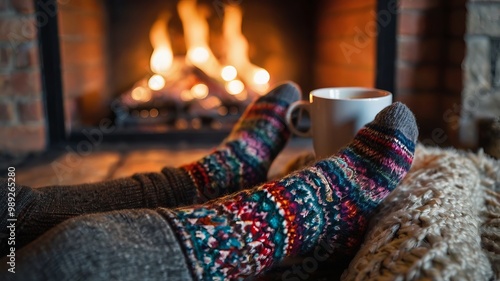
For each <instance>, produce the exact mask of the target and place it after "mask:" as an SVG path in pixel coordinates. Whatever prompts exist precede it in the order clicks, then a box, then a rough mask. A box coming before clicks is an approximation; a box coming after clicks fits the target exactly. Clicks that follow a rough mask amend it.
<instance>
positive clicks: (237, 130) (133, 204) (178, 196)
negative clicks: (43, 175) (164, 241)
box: [0, 83, 300, 254]
mask: <svg viewBox="0 0 500 281" xmlns="http://www.w3.org/2000/svg"><path fill="white" fill-rule="evenodd" d="M299 97H300V90H299V89H298V88H297V87H296V86H295V84H292V83H286V84H282V85H280V86H278V87H276V88H275V89H274V90H272V91H271V92H269V93H268V94H267V95H265V96H262V97H260V98H259V99H258V100H256V101H255V102H254V103H253V104H252V105H250V106H249V107H248V110H247V111H246V112H245V113H244V114H243V116H242V117H241V118H240V120H239V122H238V123H237V124H236V126H235V127H234V129H233V131H232V132H231V134H230V135H229V136H228V137H227V139H226V140H225V141H224V142H223V143H222V144H221V145H220V146H219V147H218V148H217V149H216V150H214V152H212V153H211V154H209V155H207V156H205V157H203V158H202V159H200V160H199V161H196V162H195V163H192V164H189V165H185V166H182V167H180V168H165V169H163V170H162V172H161V173H149V174H138V175H134V176H132V177H130V178H124V179H119V180H113V181H106V182H102V183H96V184H83V185H78V186H52V187H45V188H38V189H32V188H29V187H22V186H18V190H17V192H16V193H17V194H16V202H17V203H18V204H17V206H16V212H18V213H17V214H16V217H17V220H18V222H17V232H18V233H17V236H18V237H17V238H18V243H19V244H18V246H19V247H22V246H23V245H25V244H26V243H28V242H30V241H32V240H33V239H35V238H36V237H38V236H39V235H41V234H42V233H44V232H45V231H47V230H48V229H50V228H51V227H53V226H55V225H57V224H58V223H60V222H62V221H64V220H66V219H68V218H71V217H74V216H78V215H81V214H89V213H96V212H106V211H112V210H121V209H134V208H155V207H167V208H172V207H178V206H183V205H190V204H193V203H195V202H203V201H206V200H207V199H213V198H217V197H219V196H222V195H225V194H228V193H232V192H234V191H237V190H239V189H243V188H249V187H252V186H254V185H256V184H258V183H261V182H263V181H265V180H266V176H267V171H268V169H269V167H270V165H271V163H272V161H273V160H274V158H275V157H276V156H277V155H278V153H279V152H280V151H281V150H282V148H283V147H284V146H285V144H286V142H287V141H288V138H289V136H290V132H289V131H288V128H287V126H286V123H285V121H284V116H285V113H286V110H287V109H288V106H289V105H290V104H291V103H292V102H294V101H296V100H298V99H299ZM0 184H2V188H1V189H0V198H7V195H6V194H7V188H6V184H5V185H4V182H2V181H1V180H0ZM1 204H7V201H6V200H4V201H2V202H1ZM0 210H1V211H2V212H3V213H0V215H1V217H0V219H1V220H0V238H2V237H1V234H2V233H4V235H5V233H6V227H5V226H6V225H5V224H6V222H7V220H6V217H7V213H6V210H7V207H6V206H5V205H3V206H1V209H0ZM4 210H5V212H4ZM0 242H1V246H0V254H3V253H5V247H6V246H5V245H6V243H4V241H3V240H2V239H0Z"/></svg>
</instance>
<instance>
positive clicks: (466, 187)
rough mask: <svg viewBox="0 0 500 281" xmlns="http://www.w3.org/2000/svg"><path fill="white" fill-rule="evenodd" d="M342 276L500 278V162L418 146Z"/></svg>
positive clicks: (405, 278)
mask: <svg viewBox="0 0 500 281" xmlns="http://www.w3.org/2000/svg"><path fill="white" fill-rule="evenodd" d="M415 156H416V158H415V160H414V164H413V166H412V169H411V171H410V172H409V173H408V175H407V177H406V178H405V180H404V181H403V182H402V183H401V184H400V186H399V187H398V188H397V189H396V190H395V191H394V192H393V193H392V194H391V195H390V196H389V197H388V198H387V199H386V200H385V201H384V202H383V203H382V205H381V206H380V208H379V209H378V212H377V213H376V214H375V216H374V217H373V218H372V222H371V225H370V227H369V229H368V232H367V233H366V237H365V241H364V243H363V245H362V246H361V248H360V249H359V251H358V252H357V254H356V256H355V257H354V259H353V260H352V261H351V262H350V264H349V267H348V269H347V270H346V271H345V272H344V273H343V275H342V280H475V281H479V280H500V161H499V160H493V159H491V158H489V157H488V156H486V155H484V154H483V153H482V152H479V153H477V154H473V153H465V152H458V151H456V150H451V149H448V150H445V149H439V148H427V147H424V146H418V148H417V151H416V154H415Z"/></svg>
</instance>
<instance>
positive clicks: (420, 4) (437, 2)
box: [399, 0, 455, 10]
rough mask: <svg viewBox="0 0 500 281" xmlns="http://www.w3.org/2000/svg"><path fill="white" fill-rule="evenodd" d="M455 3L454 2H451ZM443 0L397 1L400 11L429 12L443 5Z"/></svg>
mask: <svg viewBox="0 0 500 281" xmlns="http://www.w3.org/2000/svg"><path fill="white" fill-rule="evenodd" d="M452 1H455V0H452ZM444 2H445V0H399V8H400V9H401V10H408V9H417V10H430V9H434V8H438V7H442V6H443V5H444Z"/></svg>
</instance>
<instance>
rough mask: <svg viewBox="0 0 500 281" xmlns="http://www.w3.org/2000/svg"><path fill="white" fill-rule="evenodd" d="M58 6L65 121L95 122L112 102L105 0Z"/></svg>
mask: <svg viewBox="0 0 500 281" xmlns="http://www.w3.org/2000/svg"><path fill="white" fill-rule="evenodd" d="M58 8H59V13H58V20H59V33H60V38H59V40H60V46H61V68H62V78H63V81H62V82H63V92H64V103H65V109H66V112H65V113H66V123H67V126H68V127H72V128H78V126H81V125H93V124H95V123H98V122H99V120H101V119H102V118H103V117H104V116H105V115H106V114H107V113H108V110H107V106H108V102H109V96H108V91H107V87H106V84H107V81H106V80H107V74H106V73H107V70H106V67H107V61H106V38H107V33H106V32H107V29H106V19H105V7H104V1H102V0H70V1H68V0H65V1H61V2H60V3H59V6H58Z"/></svg>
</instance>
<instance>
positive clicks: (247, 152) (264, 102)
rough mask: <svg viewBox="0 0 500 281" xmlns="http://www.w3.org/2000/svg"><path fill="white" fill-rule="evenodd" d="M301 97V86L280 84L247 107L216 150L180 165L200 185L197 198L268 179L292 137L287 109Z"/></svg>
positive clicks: (203, 198)
mask: <svg viewBox="0 0 500 281" xmlns="http://www.w3.org/2000/svg"><path fill="white" fill-rule="evenodd" d="M299 98H300V90H299V88H298V87H297V86H296V85H295V84H293V83H285V84H282V85H279V86H277V87H276V88H275V89H273V90H272V91H270V92H269V93H268V94H267V95H265V96H262V97H260V98H259V99H257V100H256V101H255V102H254V103H253V104H252V105H250V106H249V107H248V109H247V110H246V111H245V113H244V114H243V116H242V117H241V118H240V120H239V122H238V123H237V124H236V126H235V127H234V129H233V131H232V132H231V134H230V135H229V136H228V137H227V138H226V139H225V141H224V142H223V143H222V144H221V145H220V146H219V147H218V148H217V149H216V150H215V151H213V152H212V153H211V154H209V155H207V156H206V157H204V158H202V159H200V160H199V161H197V162H194V163H192V164H189V165H185V166H183V167H181V169H184V170H185V171H186V172H187V173H188V174H189V175H190V176H191V178H192V180H193V182H194V184H195V186H196V187H197V190H198V202H200V203H201V202H204V201H206V200H207V199H214V198H217V197H220V196H222V195H224V194H229V193H233V192H235V191H238V190H241V189H245V188H250V187H253V186H255V185H257V184H259V183H262V182H264V181H265V180H266V178H267V172H268V170H269V167H270V166H271V163H272V161H273V160H274V158H276V156H277V155H278V153H279V152H280V151H281V150H282V149H283V147H284V146H285V144H286V142H287V141H288V138H289V137H290V131H289V130H288V127H287V125H286V122H285V114H286V111H287V109H288V107H289V105H290V104H291V103H293V102H295V101H297V100H298V99H299Z"/></svg>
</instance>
